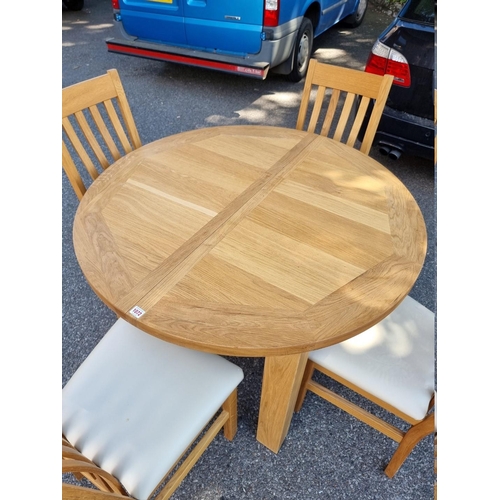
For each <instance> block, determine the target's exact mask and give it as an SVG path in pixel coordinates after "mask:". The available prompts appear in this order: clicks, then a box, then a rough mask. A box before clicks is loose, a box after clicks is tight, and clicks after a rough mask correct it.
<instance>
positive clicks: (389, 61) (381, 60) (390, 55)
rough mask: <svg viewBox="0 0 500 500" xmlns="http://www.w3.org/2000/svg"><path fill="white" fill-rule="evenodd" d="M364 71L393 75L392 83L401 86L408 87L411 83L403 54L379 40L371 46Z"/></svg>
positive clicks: (408, 67)
mask: <svg viewBox="0 0 500 500" xmlns="http://www.w3.org/2000/svg"><path fill="white" fill-rule="evenodd" d="M365 71H366V72H367V73H375V74H376V75H385V74H389V75H393V76H394V81H393V84H394V85H400V86H401V87H409V86H410V83H411V77H410V66H409V64H408V61H407V60H406V58H405V56H403V54H401V53H399V52H398V51H397V50H394V49H391V48H390V47H387V45H384V44H383V43H382V42H379V41H377V42H375V45H374V46H373V48H372V52H371V54H370V57H368V62H367V63H366V68H365Z"/></svg>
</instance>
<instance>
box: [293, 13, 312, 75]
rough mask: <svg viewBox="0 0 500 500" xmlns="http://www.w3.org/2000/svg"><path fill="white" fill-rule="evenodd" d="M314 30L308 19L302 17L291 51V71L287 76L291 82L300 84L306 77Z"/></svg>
mask: <svg viewBox="0 0 500 500" xmlns="http://www.w3.org/2000/svg"><path fill="white" fill-rule="evenodd" d="M313 38H314V30H313V25H312V22H311V20H310V19H309V18H307V17H304V19H302V24H301V25H300V28H299V32H298V34H297V41H296V42H295V47H294V51H293V69H292V71H291V73H290V74H288V75H287V79H288V80H289V81H291V82H300V80H302V78H304V76H306V73H307V68H308V67H309V60H310V59H311V53H312V46H313Z"/></svg>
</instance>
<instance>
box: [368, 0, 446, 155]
mask: <svg viewBox="0 0 500 500" xmlns="http://www.w3.org/2000/svg"><path fill="white" fill-rule="evenodd" d="M436 5H437V1H436V0H408V1H407V2H406V4H405V5H404V6H403V8H402V9H401V11H400V13H399V14H398V16H397V17H396V18H395V19H394V21H393V22H392V23H391V24H390V25H389V26H388V27H387V28H386V29H385V31H384V32H383V33H382V34H381V35H380V36H379V38H378V40H377V41H376V42H375V44H374V46H373V48H372V51H371V54H370V56H369V57H368V62H367V64H366V68H365V71H367V72H369V73H375V74H379V75H383V74H385V73H389V74H391V75H394V81H393V84H392V88H391V91H390V93H389V98H388V100H387V103H386V107H385V109H384V113H383V115H382V119H381V120H380V125H379V127H378V130H377V133H376V135H375V139H374V143H373V144H374V146H378V148H379V150H380V152H381V153H382V154H386V155H389V156H390V157H392V158H394V159H397V158H399V157H400V156H401V154H402V153H405V154H406V153H407V154H411V155H415V156H419V157H422V158H427V159H430V160H433V159H434V135H435V124H434V95H435V92H434V90H435V88H436V44H435V22H436Z"/></svg>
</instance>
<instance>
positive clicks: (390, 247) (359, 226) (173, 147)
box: [73, 126, 427, 453]
mask: <svg viewBox="0 0 500 500" xmlns="http://www.w3.org/2000/svg"><path fill="white" fill-rule="evenodd" d="M73 242H74V249H75V253H76V257H77V259H78V262H79V264H80V266H81V269H82V271H83V273H84V275H85V277H86V279H87V280H88V282H89V284H90V286H91V287H92V289H93V290H94V291H95V293H96V294H97V295H98V296H99V297H100V298H101V300H102V301H103V302H104V303H105V304H107V306H108V307H110V308H111V309H112V310H113V311H115V312H116V314H117V315H118V316H120V317H122V318H124V319H125V320H127V321H128V322H130V323H132V324H133V325H135V326H137V327H138V328H140V329H141V330H143V331H145V332H147V333H149V334H151V335H154V336H156V337H158V338H160V339H163V340H165V341H167V342H172V343H175V344H178V345H181V346H185V347H188V348H192V349H198V350H202V351H207V352H212V353H216V354H220V355H226V356H243V357H249V356H259V357H264V358H265V362H264V373H263V381H262V393H261V400H260V409H259V419H258V425H257V440H258V441H259V442H260V443H262V444H263V445H265V446H266V447H268V448H269V449H270V450H272V451H274V452H275V453H277V452H278V450H279V449H280V447H281V445H282V443H283V440H284V438H285V436H286V434H287V432H288V428H289V426H290V421H291V418H292V413H293V407H294V404H295V400H296V397H297V392H298V389H299V386H300V382H301V378H302V375H303V372H304V368H305V364H306V361H307V356H308V352H309V351H311V350H315V349H319V348H322V347H326V346H329V345H332V344H335V343H337V342H341V341H343V340H346V339H348V338H350V337H353V336H354V335H357V334H358V333H361V332H363V331H365V330H366V329H368V328H369V327H371V326H372V325H374V324H376V323H378V322H379V321H381V320H382V319H383V318H384V317H385V316H387V315H388V314H389V313H390V312H391V311H392V310H393V309H395V308H396V307H397V306H398V304H399V303H400V302H401V301H402V300H403V299H404V297H405V296H406V295H407V294H408V293H409V291H410V290H411V288H412V286H413V285H414V283H415V281H416V279H417V277H418V275H419V273H420V270H421V268H422V265H423V262H424V259H425V255H426V250H427V233H426V227H425V223H424V219H423V217H422V213H421V211H420V209H419V207H418V205H417V203H416V201H415V199H414V198H413V196H412V195H411V193H410V192H409V191H408V189H407V188H406V187H405V186H404V185H403V184H402V183H401V181H400V180H399V179H398V178H397V177H396V176H395V175H393V174H392V173H391V172H390V171H389V170H387V169H386V168H385V167H384V166H382V165H381V164H379V163H378V162H376V161H375V160H374V159H372V158H370V157H369V156H367V155H365V154H362V153H360V152H359V151H357V150H356V149H354V148H352V147H347V146H346V145H344V144H341V143H339V142H337V141H334V140H332V139H329V138H327V137H323V136H319V135H315V134H311V133H307V132H303V131H298V130H294V129H288V128H280V127H271V126H225V127H210V128H205V129H197V130H192V131H189V132H183V133H180V134H177V135H172V136H169V137H165V138H163V139H160V140H157V141H155V142H152V143H149V144H147V145H145V146H142V147H141V148H139V149H137V150H135V151H133V152H131V153H129V154H127V155H126V156H124V157H123V158H121V159H120V160H118V161H116V162H115V163H114V164H113V165H112V166H110V167H109V168H108V169H106V171H104V172H103V173H102V174H101V175H100V176H99V177H98V178H97V180H95V181H94V182H93V184H92V185H91V186H90V188H89V189H88V191H87V193H86V194H85V196H84V197H83V199H82V201H81V202H80V205H79V207H78V210H77V213H76V216H75V220H74V226H73Z"/></svg>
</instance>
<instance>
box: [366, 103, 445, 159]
mask: <svg viewBox="0 0 500 500" xmlns="http://www.w3.org/2000/svg"><path fill="white" fill-rule="evenodd" d="M434 137H435V126H434V121H433V120H429V119H426V118H421V117H419V116H414V115H410V114H408V113H405V112H402V111H396V110H394V109H392V108H389V107H388V106H386V107H385V110H384V113H383V114H382V118H381V120H380V124H379V126H378V129H377V132H376V134H375V140H374V145H377V146H379V147H384V146H386V147H389V148H394V149H398V150H400V151H402V152H404V153H407V154H410V155H415V156H419V157H422V158H426V159H429V160H434Z"/></svg>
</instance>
